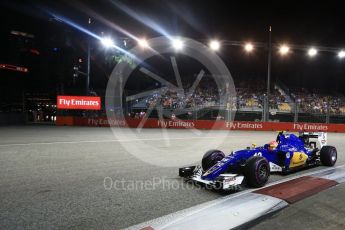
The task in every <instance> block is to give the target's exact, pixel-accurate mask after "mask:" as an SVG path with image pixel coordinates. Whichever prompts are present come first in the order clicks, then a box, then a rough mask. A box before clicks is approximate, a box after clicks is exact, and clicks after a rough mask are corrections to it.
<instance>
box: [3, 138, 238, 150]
mask: <svg viewBox="0 0 345 230" xmlns="http://www.w3.org/2000/svg"><path fill="white" fill-rule="evenodd" d="M224 137H226V138H228V137H231V136H230V135H227V136H218V137H173V138H169V140H188V139H216V138H224ZM165 139H166V138H136V139H130V140H121V139H118V140H94V141H92V140H89V141H55V142H30V143H15V144H0V147H8V146H26V145H54V144H78V143H110V142H132V141H134V142H136V141H161V140H165Z"/></svg>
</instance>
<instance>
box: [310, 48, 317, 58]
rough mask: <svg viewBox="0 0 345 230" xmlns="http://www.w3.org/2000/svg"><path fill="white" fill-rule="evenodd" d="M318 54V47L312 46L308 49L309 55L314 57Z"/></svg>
mask: <svg viewBox="0 0 345 230" xmlns="http://www.w3.org/2000/svg"><path fill="white" fill-rule="evenodd" d="M316 54H317V49H315V48H310V49H309V50H308V55H309V56H310V57H314V56H315V55H316Z"/></svg>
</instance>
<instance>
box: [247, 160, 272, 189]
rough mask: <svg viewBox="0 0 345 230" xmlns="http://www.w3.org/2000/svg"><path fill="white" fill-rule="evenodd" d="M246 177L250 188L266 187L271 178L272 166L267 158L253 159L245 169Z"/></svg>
mask: <svg viewBox="0 0 345 230" xmlns="http://www.w3.org/2000/svg"><path fill="white" fill-rule="evenodd" d="M244 176H245V178H246V180H247V184H248V185H249V186H250V187H255V188H260V187H262V186H264V185H265V184H266V183H267V181H268V178H269V177H270V166H269V163H268V161H267V160H266V158H264V157H260V156H255V157H251V158H250V159H249V160H248V161H247V163H246V166H245V168H244Z"/></svg>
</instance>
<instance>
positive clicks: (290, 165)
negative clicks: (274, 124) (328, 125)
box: [179, 132, 337, 190]
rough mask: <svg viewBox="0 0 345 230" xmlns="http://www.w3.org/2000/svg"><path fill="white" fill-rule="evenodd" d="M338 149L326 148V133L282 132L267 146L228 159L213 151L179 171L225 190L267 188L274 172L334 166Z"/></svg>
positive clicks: (189, 177) (251, 149) (250, 149)
mask: <svg viewBox="0 0 345 230" xmlns="http://www.w3.org/2000/svg"><path fill="white" fill-rule="evenodd" d="M336 161H337V150H336V148H335V147H333V146H328V145H327V133H322V132H317V133H316V132H313V133H306V132H303V133H300V134H299V136H296V135H295V134H287V133H284V132H280V133H279V134H278V136H277V138H276V140H275V141H271V142H270V143H268V144H265V145H264V146H260V147H256V146H255V145H253V146H252V147H247V148H246V149H243V150H239V151H235V152H231V153H230V154H229V155H228V156H225V154H224V153H223V152H222V151H220V150H210V151H208V152H206V153H205V154H204V156H203V158H202V163H201V166H190V167H184V168H180V169H179V176H181V177H184V178H186V179H187V180H191V181H195V182H200V183H203V184H205V185H207V186H210V187H213V188H217V189H222V190H237V189H239V188H240V185H241V184H242V183H243V182H244V181H245V182H246V184H247V185H249V186H250V187H262V186H264V185H265V184H266V183H267V181H268V179H269V176H270V173H271V172H281V173H283V174H285V173H288V172H291V171H295V170H298V169H301V168H305V167H310V166H318V165H321V164H322V165H325V166H333V165H334V164H335V162H336Z"/></svg>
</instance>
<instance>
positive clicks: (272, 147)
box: [268, 141, 278, 151]
mask: <svg viewBox="0 0 345 230" xmlns="http://www.w3.org/2000/svg"><path fill="white" fill-rule="evenodd" d="M277 147H278V142H276V141H271V142H270V143H268V150H270V151H273V150H275V149H276V148H277Z"/></svg>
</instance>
